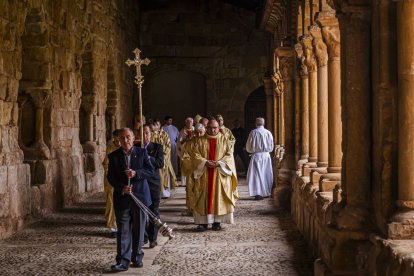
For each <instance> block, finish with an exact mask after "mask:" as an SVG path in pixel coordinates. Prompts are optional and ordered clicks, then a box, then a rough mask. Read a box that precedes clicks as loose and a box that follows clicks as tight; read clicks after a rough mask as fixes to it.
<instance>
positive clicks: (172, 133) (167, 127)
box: [162, 116, 180, 177]
mask: <svg viewBox="0 0 414 276" xmlns="http://www.w3.org/2000/svg"><path fill="white" fill-rule="evenodd" d="M172 122H173V118H172V117H171V116H165V124H164V125H163V126H162V129H163V130H164V131H165V132H167V133H168V136H169V137H170V142H171V164H172V166H173V169H174V172H175V175H176V177H177V176H178V156H177V140H178V136H179V135H180V131H179V130H178V128H176V127H175V126H174V125H173V124H172Z"/></svg>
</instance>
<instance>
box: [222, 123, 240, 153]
mask: <svg viewBox="0 0 414 276" xmlns="http://www.w3.org/2000/svg"><path fill="white" fill-rule="evenodd" d="M219 131H220V133H222V134H223V135H224V137H226V138H227V140H229V142H230V144H231V150H232V151H233V149H234V144H235V143H236V138H234V135H233V132H231V130H230V129H229V128H227V127H225V126H222V127H220V128H219Z"/></svg>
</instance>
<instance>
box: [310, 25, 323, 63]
mask: <svg viewBox="0 0 414 276" xmlns="http://www.w3.org/2000/svg"><path fill="white" fill-rule="evenodd" d="M309 33H310V34H311V36H312V37H313V48H314V51H315V56H316V60H317V62H318V66H319V67H322V66H326V65H327V64H328V48H327V47H326V44H325V42H323V38H322V32H321V28H319V27H318V26H317V25H312V26H310V28H309Z"/></svg>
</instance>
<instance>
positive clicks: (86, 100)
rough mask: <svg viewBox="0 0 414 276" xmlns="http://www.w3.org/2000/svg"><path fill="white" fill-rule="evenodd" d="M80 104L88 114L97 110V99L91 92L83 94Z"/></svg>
mask: <svg viewBox="0 0 414 276" xmlns="http://www.w3.org/2000/svg"><path fill="white" fill-rule="evenodd" d="M81 106H82V108H83V109H84V110H85V111H86V113H87V114H88V115H92V114H95V113H96V111H97V100H96V98H95V95H93V94H91V95H85V96H83V97H82V102H81Z"/></svg>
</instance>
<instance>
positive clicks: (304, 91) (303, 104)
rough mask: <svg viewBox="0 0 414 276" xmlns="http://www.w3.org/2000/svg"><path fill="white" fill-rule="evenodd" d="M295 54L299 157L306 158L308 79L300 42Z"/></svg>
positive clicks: (307, 147) (307, 154) (307, 144)
mask: <svg viewBox="0 0 414 276" xmlns="http://www.w3.org/2000/svg"><path fill="white" fill-rule="evenodd" d="M295 51H296V55H297V57H298V59H299V66H300V73H299V74H300V82H301V92H300V99H301V100H300V114H301V149H300V152H301V156H300V159H302V160H307V159H308V157H309V79H308V69H307V67H306V65H305V57H304V55H303V47H302V45H301V44H300V43H298V44H296V45H295Z"/></svg>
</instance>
